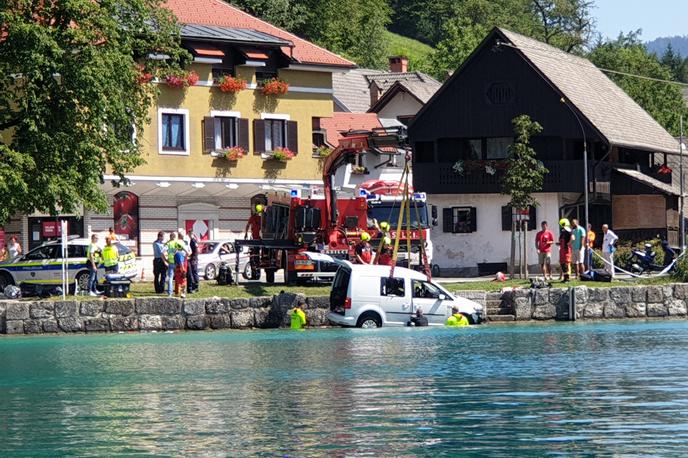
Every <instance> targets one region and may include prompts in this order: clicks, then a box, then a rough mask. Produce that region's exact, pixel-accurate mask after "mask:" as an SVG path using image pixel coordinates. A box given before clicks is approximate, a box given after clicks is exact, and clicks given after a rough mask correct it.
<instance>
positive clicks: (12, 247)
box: [7, 235, 22, 260]
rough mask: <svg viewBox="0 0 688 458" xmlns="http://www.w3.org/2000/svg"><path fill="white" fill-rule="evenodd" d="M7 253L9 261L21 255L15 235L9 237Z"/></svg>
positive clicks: (20, 248)
mask: <svg viewBox="0 0 688 458" xmlns="http://www.w3.org/2000/svg"><path fill="white" fill-rule="evenodd" d="M7 252H8V253H9V256H10V260H12V259H14V258H16V257H17V256H21V255H22V247H21V245H20V244H19V241H18V240H17V237H16V236H15V235H13V236H12V237H10V243H9V244H8V245H7Z"/></svg>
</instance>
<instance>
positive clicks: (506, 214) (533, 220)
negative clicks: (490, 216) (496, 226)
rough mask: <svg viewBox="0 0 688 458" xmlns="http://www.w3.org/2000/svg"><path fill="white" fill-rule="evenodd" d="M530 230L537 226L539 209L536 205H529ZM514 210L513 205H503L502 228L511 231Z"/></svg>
mask: <svg viewBox="0 0 688 458" xmlns="http://www.w3.org/2000/svg"><path fill="white" fill-rule="evenodd" d="M528 218H529V219H528V230H529V231H534V230H535V229H536V228H537V211H536V210H535V207H528ZM512 219H513V217H512V210H511V207H510V206H508V205H505V206H503V207H502V230H503V231H511V222H512Z"/></svg>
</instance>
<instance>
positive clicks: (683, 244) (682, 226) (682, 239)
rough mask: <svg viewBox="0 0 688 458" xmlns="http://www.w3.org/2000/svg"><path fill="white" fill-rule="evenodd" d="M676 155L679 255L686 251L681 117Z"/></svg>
mask: <svg viewBox="0 0 688 458" xmlns="http://www.w3.org/2000/svg"><path fill="white" fill-rule="evenodd" d="M678 150H679V151H678V154H679V166H678V169H679V173H678V174H679V180H680V194H681V197H680V199H679V202H680V205H681V207H680V208H679V218H680V219H681V221H680V222H679V228H680V231H681V237H680V242H681V253H683V252H684V251H685V250H686V223H685V221H684V216H685V215H684V214H683V204H684V198H683V116H681V133H680V136H679V145H678Z"/></svg>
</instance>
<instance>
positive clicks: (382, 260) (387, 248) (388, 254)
mask: <svg viewBox="0 0 688 458" xmlns="http://www.w3.org/2000/svg"><path fill="white" fill-rule="evenodd" d="M383 243H384V245H383V246H382V251H380V256H378V257H377V258H375V264H379V265H381V266H392V265H394V262H393V260H392V240H391V239H390V238H389V237H385V238H384V242H383Z"/></svg>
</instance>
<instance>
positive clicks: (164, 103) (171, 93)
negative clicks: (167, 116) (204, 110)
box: [157, 85, 187, 108]
mask: <svg viewBox="0 0 688 458" xmlns="http://www.w3.org/2000/svg"><path fill="white" fill-rule="evenodd" d="M163 86H164V87H167V88H169V90H167V91H165V92H164V94H163V92H162V91H160V92H158V100H157V105H158V106H159V107H166V108H181V107H182V103H184V99H186V91H187V88H186V87H183V88H172V87H169V86H167V85H163Z"/></svg>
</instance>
